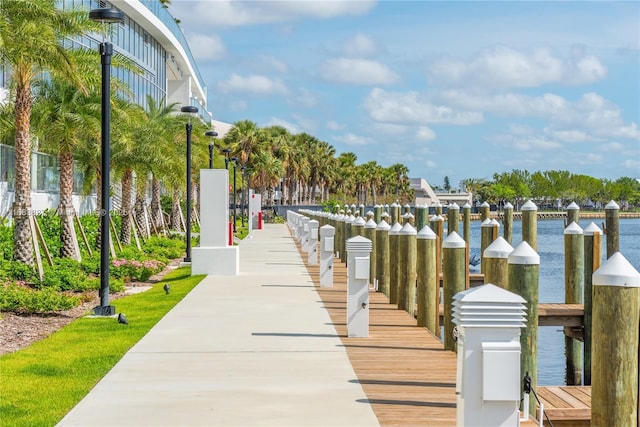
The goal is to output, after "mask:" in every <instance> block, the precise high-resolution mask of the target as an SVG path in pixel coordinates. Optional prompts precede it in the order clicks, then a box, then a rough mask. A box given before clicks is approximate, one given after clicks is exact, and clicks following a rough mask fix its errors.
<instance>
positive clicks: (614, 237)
mask: <svg viewBox="0 0 640 427" xmlns="http://www.w3.org/2000/svg"><path fill="white" fill-rule="evenodd" d="M604 220H605V227H604V234H605V236H606V240H607V259H609V258H611V255H613V254H615V253H616V252H618V251H619V250H620V236H619V230H620V206H618V204H617V203H616V202H614V201H613V200H612V201H610V202H609V203H607V206H605V207H604Z"/></svg>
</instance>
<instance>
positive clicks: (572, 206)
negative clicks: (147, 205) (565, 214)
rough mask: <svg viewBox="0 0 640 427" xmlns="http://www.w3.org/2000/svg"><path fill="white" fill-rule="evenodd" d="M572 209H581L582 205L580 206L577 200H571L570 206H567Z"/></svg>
mask: <svg viewBox="0 0 640 427" xmlns="http://www.w3.org/2000/svg"><path fill="white" fill-rule="evenodd" d="M569 209H572V210H579V209H580V206H578V205H577V204H576V202H571V204H570V205H569V206H567V210H569Z"/></svg>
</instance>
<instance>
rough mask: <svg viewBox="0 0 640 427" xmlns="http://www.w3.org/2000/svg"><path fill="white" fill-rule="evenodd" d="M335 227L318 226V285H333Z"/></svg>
mask: <svg viewBox="0 0 640 427" xmlns="http://www.w3.org/2000/svg"><path fill="white" fill-rule="evenodd" d="M335 234H336V229H335V228H334V227H332V226H330V225H323V226H322V227H320V287H321V288H332V287H333V253H334V240H335V238H334V236H335Z"/></svg>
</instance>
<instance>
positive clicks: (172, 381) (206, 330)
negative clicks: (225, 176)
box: [58, 224, 379, 427]
mask: <svg viewBox="0 0 640 427" xmlns="http://www.w3.org/2000/svg"><path fill="white" fill-rule="evenodd" d="M240 259H241V261H240V275H239V276H208V277H207V278H206V279H204V280H203V281H202V282H201V283H200V284H199V285H198V286H197V287H196V288H195V289H194V290H193V291H192V292H191V293H190V294H189V295H187V296H186V297H185V298H184V299H183V300H182V301H181V302H180V304H178V305H177V306H176V307H175V308H174V309H173V310H171V311H170V312H169V313H168V314H167V315H166V316H165V317H164V318H163V319H162V320H161V321H160V322H159V323H158V324H157V325H156V326H155V327H154V328H153V329H152V330H151V331H150V332H149V333H148V334H147V335H146V336H145V337H144V338H143V339H142V340H141V341H140V342H139V343H138V344H136V345H135V346H134V347H133V348H132V349H131V350H130V351H129V352H128V353H127V354H126V355H125V356H124V357H123V358H122V360H121V361H120V362H119V363H118V364H117V365H116V366H115V367H114V368H113V369H112V370H111V371H110V372H109V373H108V374H107V375H106V376H105V377H104V379H103V380H102V381H100V382H99V383H98V384H97V385H96V387H95V388H94V389H93V390H92V391H91V392H90V393H89V394H88V395H87V396H86V397H85V399H84V400H82V401H81V402H80V403H79V404H78V405H77V406H76V407H75V408H74V409H73V410H72V411H71V412H70V413H69V414H67V416H66V417H65V418H64V419H63V420H62V421H61V422H60V424H58V425H60V426H225V427H227V426H229V427H231V426H278V427H284V426H326V427H329V426H340V427H350V426H378V425H379V424H378V421H377V419H376V417H375V415H374V413H373V411H372V409H371V406H370V405H369V404H368V403H362V402H366V401H367V400H366V399H367V397H366V395H365V394H364V392H363V391H362V388H361V386H360V384H358V383H357V382H354V381H353V380H354V379H356V378H357V377H356V374H355V373H354V371H353V368H352V367H351V364H350V362H349V359H348V357H347V354H346V352H345V350H344V347H342V343H341V341H340V338H339V337H338V335H337V334H336V330H335V329H334V327H333V326H332V323H331V319H330V317H329V315H328V313H327V311H326V310H325V309H324V308H323V307H322V302H321V300H320V298H319V297H318V294H317V293H316V291H315V289H314V286H313V283H312V281H311V278H310V277H309V275H308V274H307V271H306V269H305V267H304V264H303V262H302V260H301V259H300V256H299V255H298V251H297V249H296V247H295V243H294V241H293V239H292V238H291V237H290V235H289V231H288V229H287V227H286V225H277V224H267V225H266V226H265V228H264V229H263V230H257V231H255V232H254V236H253V237H252V238H248V239H245V240H244V241H243V242H242V243H241V245H240ZM350 380H351V381H350Z"/></svg>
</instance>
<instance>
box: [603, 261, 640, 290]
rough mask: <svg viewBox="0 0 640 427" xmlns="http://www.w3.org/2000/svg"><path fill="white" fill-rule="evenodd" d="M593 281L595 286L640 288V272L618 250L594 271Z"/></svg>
mask: <svg viewBox="0 0 640 427" xmlns="http://www.w3.org/2000/svg"><path fill="white" fill-rule="evenodd" d="M591 281H592V284H593V286H622V287H625V288H640V273H638V270H636V269H635V268H634V267H633V265H631V263H630V262H629V261H627V259H626V258H625V257H624V256H623V255H622V254H621V253H620V252H616V253H615V254H613V255H611V256H610V257H609V259H608V260H606V261H605V262H604V263H602V265H601V266H600V268H599V269H597V270H596V271H595V272H594V273H593V276H592V280H591Z"/></svg>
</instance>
